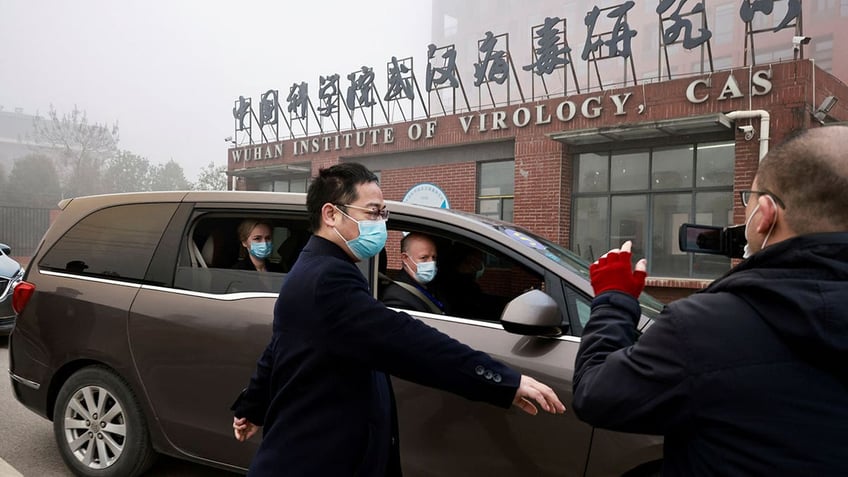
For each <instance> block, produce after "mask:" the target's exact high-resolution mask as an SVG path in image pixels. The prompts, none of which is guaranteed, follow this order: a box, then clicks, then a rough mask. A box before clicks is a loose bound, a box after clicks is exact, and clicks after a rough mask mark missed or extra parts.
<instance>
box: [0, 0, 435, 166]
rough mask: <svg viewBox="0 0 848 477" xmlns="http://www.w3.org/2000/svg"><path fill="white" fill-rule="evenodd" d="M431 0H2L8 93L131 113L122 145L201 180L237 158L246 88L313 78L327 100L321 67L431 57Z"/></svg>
mask: <svg viewBox="0 0 848 477" xmlns="http://www.w3.org/2000/svg"><path fill="white" fill-rule="evenodd" d="M430 10H431V3H430V1H429V0H367V1H358V2H352V1H347V0H321V1H316V0H312V1H306V2H292V1H288V0H276V1H275V0H241V1H238V2H223V1H209V0H205V1H201V0H191V1H188V0H185V1H183V0H171V1H165V0H149V1H135V0H133V1H124V0H74V1H65V0H49V1H46V0H0V105H2V106H3V110H4V111H14V110H15V108H23V112H24V113H27V114H33V115H34V114H36V113H40V114H41V115H42V116H44V115H46V113H47V111H48V109H49V108H50V105H51V104H52V105H53V106H54V107H55V108H56V110H57V111H58V112H59V114H60V115H61V114H64V113H68V112H70V111H71V110H72V109H73V107H74V105H76V106H77V107H79V109H81V110H83V111H86V112H87V114H88V120H89V122H90V123H100V124H110V125H111V124H112V123H114V122H117V123H118V125H119V127H120V142H119V144H118V147H119V148H120V149H125V150H128V151H131V152H133V153H135V154H138V155H141V156H143V157H146V158H147V159H149V160H150V162H151V163H153V164H164V163H165V162H167V161H168V160H170V159H174V160H175V161H176V162H177V163H178V164H180V165H181V166H182V167H183V169H184V170H185V173H186V178H187V179H189V180H192V181H193V180H196V176H197V173H198V172H199V171H200V169H201V168H203V167H205V166H206V165H207V164H209V162H210V161H214V162H215V164H216V165H222V164H226V154H227V152H226V151H227V146H228V144H227V143H226V142H225V141H224V138H225V137H227V136H232V135H233V117H232V108H233V101H234V100H236V99H238V97H239V95H244V96H245V97H252V98H253V101H254V104H257V105H258V103H259V96H260V94H262V93H264V92H265V91H267V90H268V89H278V90H280V100H281V102H282V101H283V100H284V99H285V96H286V95H287V94H288V88H289V87H290V86H291V84H292V83H294V82H297V83H300V82H302V81H305V82H307V83H308V84H309V91H310V96H311V97H312V99H313V103H314V102H316V100H317V91H318V84H319V83H318V77H319V75H328V74H334V73H338V74H339V75H340V76H341V78H342V79H344V78H345V76H346V75H347V74H348V73H350V72H352V71H354V70H357V69H359V68H360V67H361V66H363V65H365V66H371V67H373V68H374V71H375V73H376V74H377V78H380V75H381V73H382V72H385V65H386V62H388V61H389V60H390V59H391V57H392V56H393V55H394V56H397V57H398V58H403V57H408V56H412V57H414V58H415V61H416V70H417V69H418V64H421V63H423V62H424V61H425V60H426V48H427V44H428V43H429V41H430V36H431V35H430V31H431V29H430V22H431V13H430ZM416 74H417V75H419V77H423V72H418V71H416ZM382 75H383V76H385V74H384V73H383V74H382ZM378 81H379V80H378ZM383 81H385V80H383ZM378 89H380V90H384V88H382V87H380V86H379V84H378Z"/></svg>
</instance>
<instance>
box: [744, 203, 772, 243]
mask: <svg viewBox="0 0 848 477" xmlns="http://www.w3.org/2000/svg"><path fill="white" fill-rule="evenodd" d="M766 197H768V198H769V200H770V201H771V203H772V205H773V206H774V207H775V208H777V203H775V201H774V199H772V198H771V196H770V195H766ZM759 210H760V204H759V203H758V204H757V206H756V207H754V210H753V211H752V212H751V216H750V217H748V220H746V221H745V248H744V249H743V254H742V258H748V257H750V256H751V255H753V254H752V253H751V248H750V247H749V246H748V243H749V242H750V241H751V239H749V238H748V225H749V224H750V223H751V219H753V218H754V215H755V214H756V213H757V211H759ZM776 223H777V219H775V220H774V221H772V223H771V227H769V231H768V233H767V234H766V238H765V239H763V244H762V245H760V250H762V249H764V248H766V243H768V239H769V237H771V231H772V230H774V225H775V224H776Z"/></svg>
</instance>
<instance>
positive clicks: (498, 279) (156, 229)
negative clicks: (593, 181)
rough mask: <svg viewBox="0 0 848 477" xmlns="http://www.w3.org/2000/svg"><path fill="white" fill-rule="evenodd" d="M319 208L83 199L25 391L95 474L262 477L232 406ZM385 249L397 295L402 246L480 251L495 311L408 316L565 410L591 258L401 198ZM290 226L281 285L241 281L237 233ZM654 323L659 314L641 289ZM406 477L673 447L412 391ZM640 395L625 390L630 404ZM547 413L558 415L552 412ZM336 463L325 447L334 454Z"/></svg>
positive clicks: (56, 231) (567, 464)
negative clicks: (162, 470)
mask: <svg viewBox="0 0 848 477" xmlns="http://www.w3.org/2000/svg"><path fill="white" fill-rule="evenodd" d="M305 197H306V196H305V194H286V193H273V192H232V191H230V192H200V191H191V192H155V193H132V194H115V195H101V196H91V197H80V198H74V199H67V200H64V201H62V202H61V203H60V204H59V207H60V209H61V212H60V213H59V214H58V216H57V217H56V220H55V221H54V223H53V224H52V225H51V226H50V228H49V229H48V231H47V232H46V234H45V235H44V237H43V239H42V240H41V242H40V244H39V246H38V248H37V251H36V253H35V255H34V257H33V259H32V261H31V263H30V265H29V266H28V267H27V270H26V273H25V275H24V277H23V281H22V282H20V283H19V284H18V285H17V286H16V287H15V290H14V299H15V300H14V301H15V306H16V308H17V310H18V321H17V325H16V328H15V330H14V332H13V333H12V335H11V339H10V344H9V354H10V370H9V372H10V375H11V379H12V386H13V390H14V394H15V397H16V398H17V399H18V400H19V401H20V402H21V403H23V404H24V405H25V406H26V407H28V408H29V409H31V410H33V411H34V412H36V413H38V414H39V415H41V416H43V417H44V418H46V419H49V420H51V421H52V422H53V428H54V434H55V438H56V442H57V445H58V448H59V450H60V452H61V455H62V457H63V459H64V461H65V462H66V464H67V465H68V466H69V467H70V468H71V469H72V470H73V471H74V472H75V473H77V474H79V475H90V476H109V475H114V476H129V475H138V474H140V473H142V472H143V471H144V470H145V469H146V468H148V467H149V466H150V465H151V463H152V461H153V459H154V458H155V457H156V455H157V454H167V455H171V456H175V457H178V458H182V459H188V460H191V461H195V462H200V463H204V464H208V465H211V466H216V467H220V468H224V469H229V470H232V471H235V472H245V471H246V469H247V467H248V466H249V463H250V460H251V457H252V456H253V454H254V453H255V452H256V449H257V448H258V443H259V442H260V439H261V436H258V435H257V436H255V437H254V438H252V439H251V440H249V441H248V442H245V443H239V442H237V441H236V440H235V439H234V438H233V431H232V413H231V411H230V405H231V403H232V402H233V400H234V399H235V398H236V396H237V395H238V394H239V392H240V390H241V389H242V388H243V387H244V386H245V385H246V384H247V382H248V380H249V378H250V376H251V374H252V372H253V370H254V368H255V365H256V361H257V359H258V357H259V356H260V354H261V352H262V350H263V349H264V348H265V346H266V344H267V342H268V340H269V338H270V336H271V323H272V319H273V308H274V303H275V300H276V297H277V293H278V291H279V289H280V286H281V285H282V283H283V282H284V281H285V280H286V273H285V270H288V269H289V268H290V267H291V264H292V263H293V262H294V260H296V259H297V254H298V251H299V250H300V248H302V247H303V244H304V243H305V241H306V240H307V239H308V237H309V230H308V219H307V213H306V205H305ZM386 205H387V207H388V209H389V210H390V211H391V216H390V218H389V219H388V222H387V226H388V228H389V241H388V243H387V245H386V248H385V253H382V254H380V255H378V256H377V257H374V258H372V259H370V260H368V261H363V262H360V264H359V266H360V269H361V271H362V273H363V274H364V275H365V276H366V277H367V278H368V280H369V281H370V283H371V284H372V290H373V293H374V296H375V298H377V299H379V298H380V291H381V289H382V287H381V282H383V281H385V280H392V279H393V277H395V278H396V277H397V274H398V273H400V263H401V262H400V258H399V255H400V247H399V243H400V239H401V238H402V237H403V234H404V233H407V232H422V233H426V234H428V235H430V236H431V237H433V238H434V239H435V241H436V243H437V245H438V248H439V255H440V256H442V255H444V256H448V255H450V251H451V250H452V249H453V248H456V247H465V248H473V249H475V250H477V251H479V252H480V254H481V256H482V257H483V261H484V264H485V273H484V274H483V275H482V276H481V277H480V279H479V285H480V287H481V289H482V290H484V291H485V293H486V294H487V296H489V297H491V300H490V303H491V304H493V306H491V307H489V311H487V313H486V314H485V315H483V316H480V315H479V314H478V315H477V316H470V315H469V316H451V315H442V314H434V313H428V312H418V311H409V313H410V314H411V315H413V316H414V317H416V318H417V319H419V320H421V321H423V322H425V323H427V324H428V325H430V326H433V327H435V328H437V329H439V330H441V331H442V332H444V333H446V334H448V335H450V336H452V337H454V338H456V339H458V340H460V341H462V342H464V343H466V344H468V345H470V346H471V347H473V348H476V349H479V350H482V351H485V352H487V353H489V354H490V355H491V356H493V357H494V358H495V359H498V360H501V361H503V362H505V363H508V364H509V365H510V366H512V367H513V368H515V369H517V370H519V371H520V372H522V373H525V374H528V375H531V376H533V377H535V378H537V379H538V380H540V381H542V382H544V383H546V384H548V385H550V386H551V387H553V388H554V390H555V391H556V392H557V394H558V395H559V397H560V399H561V400H562V401H563V402H564V403H565V404H566V406H567V407H568V405H569V403H570V401H571V395H572V394H571V387H572V375H573V371H574V369H573V368H574V358H575V354H576V353H577V348H578V346H579V344H580V335H581V332H582V330H583V326H584V325H585V324H586V322H587V320H588V317H589V311H590V304H591V300H592V288H591V285H590V283H589V281H588V271H587V264H586V263H585V262H584V261H583V260H581V259H580V258H578V257H577V256H575V255H574V254H572V253H571V252H569V251H568V250H566V249H564V248H563V247H561V246H560V245H558V244H555V243H552V242H550V241H548V240H546V239H544V238H542V237H540V236H538V235H535V234H533V233H531V232H530V231H528V230H525V229H523V228H521V227H519V226H516V225H514V224H510V223H506V222H501V221H499V220H494V219H490V218H486V217H483V216H479V215H474V214H469V213H463V212H458V211H453V210H448V209H439V208H431V207H422V206H416V205H411V204H407V203H401V202H392V201H387V204H386ZM246 218H254V219H261V220H262V221H264V222H266V223H269V224H271V225H272V228H273V243H274V246H273V249H274V253H273V255H272V257H271V260H273V261H274V262H276V263H277V264H278V265H279V269H280V270H283V272H280V273H270V272H265V273H259V272H255V271H248V270H240V269H234V268H233V264H234V263H235V261H237V260H238V253H239V248H240V243H239V239H238V237H237V233H236V229H237V227H238V224H239V223H240V222H241V221H242V220H244V219H246ZM640 303H641V305H642V310H643V316H642V318H641V323H640V326H641V327H644V326H648V325H649V323H650V321H651V319H652V318H653V317H655V316H656V315H657V314H658V312H659V311H660V308H661V306H662V305H661V304H660V303H658V302H657V301H655V300H653V299H651V298H650V297H648V296H647V295H643V296H642V297H641V299H640ZM394 389H395V394H396V397H397V400H398V416H399V422H400V433H401V434H400V437H401V442H402V445H401V452H402V454H401V457H402V465H403V468H404V473H405V474H406V475H407V476H413V477H415V476H478V475H479V476H486V477H497V476H515V475H532V476H571V475H573V476H613V475H615V476H618V475H628V476H649V475H656V474H657V473H658V471H659V468H660V464H661V460H662V438H661V437H658V436H645V435H637V434H625V433H617V432H611V431H607V430H602V429H596V428H593V427H592V426H590V425H588V424H585V423H583V422H581V421H579V420H578V419H577V418H576V417H575V415H574V414H573V413H572V412H570V411H567V412H566V414H565V415H559V416H555V415H541V414H540V415H537V416H532V417H531V416H527V415H525V414H524V413H522V412H520V411H518V410H515V409H511V410H507V411H504V410H502V409H498V408H496V407H494V406H489V405H486V404H480V403H474V402H470V401H467V400H464V399H462V398H459V397H457V396H454V395H451V394H448V393H445V392H442V391H438V390H435V389H431V388H426V387H422V386H419V385H416V384H412V383H409V382H404V381H401V380H397V379H396V380H395V381H394ZM622 392H626V390H622ZM543 414H544V413H543ZM332 455H333V452H332V449H327V458H328V459H331V458H332Z"/></svg>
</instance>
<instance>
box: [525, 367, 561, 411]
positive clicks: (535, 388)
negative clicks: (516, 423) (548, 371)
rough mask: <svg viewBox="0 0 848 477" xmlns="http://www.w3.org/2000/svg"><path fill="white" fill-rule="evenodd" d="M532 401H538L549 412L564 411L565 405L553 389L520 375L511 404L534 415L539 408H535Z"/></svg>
mask: <svg viewBox="0 0 848 477" xmlns="http://www.w3.org/2000/svg"><path fill="white" fill-rule="evenodd" d="M533 401H535V402H537V403H539V405H540V406H542V409H544V410H545V411H547V412H549V413H551V414H562V413H564V412H565V406H564V405H563V404H562V402H560V400H559V398H558V397H557V395H556V393H555V392H554V390H553V389H551V388H550V387H548V386H547V385H544V384H542V383H540V382H539V381H536V380H535V379H533V378H531V377H530V376H523V375H522V376H521V382H520V383H519V384H518V390H517V391H516V392H515V399H513V400H512V404H513V406H517V407H518V408H519V409H521V410H522V411H524V412H526V413H527V414H530V415H531V416H535V415H536V414H537V413H538V412H539V410H538V409H536V405H535V404H533Z"/></svg>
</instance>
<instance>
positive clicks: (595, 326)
mask: <svg viewBox="0 0 848 477" xmlns="http://www.w3.org/2000/svg"><path fill="white" fill-rule="evenodd" d="M846 151H848V127H844V126H830V127H821V128H817V129H811V130H807V131H805V132H803V133H802V134H800V135H799V136H797V137H795V138H793V139H791V140H789V141H787V142H785V143H784V144H782V145H781V146H779V147H778V148H776V149H774V150H772V151H771V152H770V153H769V154H768V155H767V156H766V157H765V158H764V159H763V161H762V162H761V163H760V164H759V170H758V171H757V175H756V177H755V178H754V181H753V184H752V185H751V190H745V191H742V192H741V198H742V203H743V205H744V206H745V217H746V220H745V225H746V227H745V238H746V239H747V241H748V245H747V246H746V257H747V259H746V260H744V261H742V262H741V263H739V264H738V265H737V266H736V267H734V268H733V269H731V270H730V271H729V272H728V273H727V274H725V275H724V276H723V277H721V278H719V279H718V280H716V281H714V282H713V283H712V284H711V285H710V286H709V287H707V288H706V289H704V290H702V291H700V292H699V293H696V294H694V295H692V296H690V297H688V298H685V299H682V300H677V301H674V302H672V303H670V304H669V305H668V306H667V307H666V309H665V310H664V311H663V312H662V314H661V315H660V316H659V317H658V318H657V319H656V320H655V321H654V323H653V324H652V326H650V327H649V328H648V329H647V330H645V332H644V333H643V334H642V335H641V336H640V337H639V336H638V332H637V331H636V327H635V326H636V323H637V322H638V320H639V316H640V314H639V305H638V302H637V301H636V297H638V296H639V294H640V293H641V291H642V289H643V287H644V284H645V276H646V270H647V263H646V262H645V260H644V259H642V260H639V261H638V262H637V263H636V266H635V271H634V270H633V268H632V267H631V254H630V247H631V244H630V242H625V244H624V245H623V246H622V247H621V250H618V249H614V250H611V251H610V252H609V253H607V254H606V255H604V256H603V257H601V258H600V259H599V260H598V261H597V262H595V263H594V264H592V266H591V267H590V276H591V281H592V286H593V288H594V290H595V299H594V301H593V302H592V313H591V318H590V320H589V322H588V324H587V325H586V328H585V330H584V332H583V337H582V341H581V345H580V349H579V352H578V354H577V358H576V364H575V373H574V403H573V406H574V410H575V412H576V413H577V415H578V417H580V418H581V419H583V420H585V421H586V422H588V423H590V424H592V425H595V426H599V427H604V428H608V429H614V430H622V431H628V432H639V433H650V434H662V435H664V436H665V448H664V461H663V474H664V475H682V476H692V475H848V459H846V451H848V366H846V363H848V154H846ZM637 337H638V341H637Z"/></svg>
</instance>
